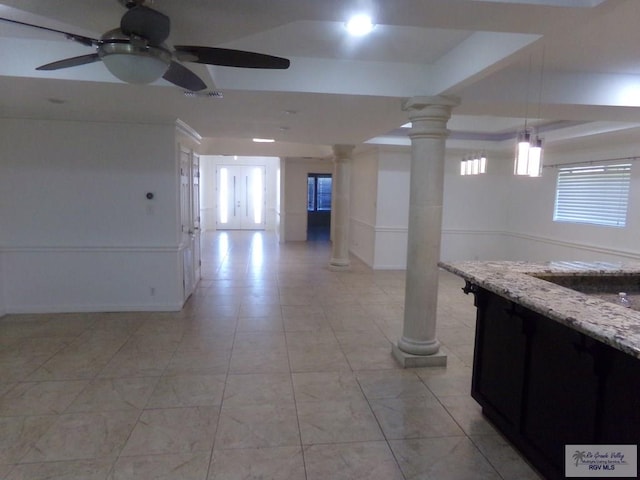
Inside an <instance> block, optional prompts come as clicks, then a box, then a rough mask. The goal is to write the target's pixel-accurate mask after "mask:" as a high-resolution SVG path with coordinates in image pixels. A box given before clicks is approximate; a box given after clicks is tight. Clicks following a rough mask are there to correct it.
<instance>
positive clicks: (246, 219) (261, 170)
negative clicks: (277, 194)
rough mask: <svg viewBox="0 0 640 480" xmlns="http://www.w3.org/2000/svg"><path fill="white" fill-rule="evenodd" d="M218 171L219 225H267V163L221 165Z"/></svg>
mask: <svg viewBox="0 0 640 480" xmlns="http://www.w3.org/2000/svg"><path fill="white" fill-rule="evenodd" d="M216 173H217V182H218V185H217V187H218V188H217V194H218V199H217V200H218V229H220V230H262V229H264V227H265V212H264V210H265V167H262V166H256V167H254V166H244V165H220V166H218V168H217V172H216Z"/></svg>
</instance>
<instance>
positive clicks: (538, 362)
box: [522, 312, 598, 470]
mask: <svg viewBox="0 0 640 480" xmlns="http://www.w3.org/2000/svg"><path fill="white" fill-rule="evenodd" d="M528 313H529V315H531V316H532V317H534V318H535V322H536V328H535V334H534V335H532V337H531V343H530V348H531V353H530V355H531V357H530V361H529V362H528V369H527V377H528V382H527V390H526V396H525V399H524V401H525V405H524V407H525V408H524V418H523V423H522V433H523V435H524V436H525V437H527V438H528V439H529V441H530V443H531V445H533V446H534V447H535V448H536V449H537V450H538V451H539V452H541V453H542V454H543V455H544V456H545V457H546V458H547V459H548V461H550V463H552V464H554V465H556V466H557V467H558V468H559V469H560V470H561V469H562V468H563V466H564V455H565V445H575V444H595V440H596V439H595V422H594V419H595V417H596V402H597V390H598V378H597V377H596V374H595V369H594V360H593V357H592V355H591V354H590V353H589V352H590V351H591V350H592V348H593V344H594V343H595V340H592V339H590V338H587V337H585V336H584V335H582V334H580V333H579V332H577V331H575V330H571V329H569V328H567V327H565V326H564V325H561V324H559V323H557V322H555V321H553V320H550V319H548V318H545V317H543V316H541V315H537V314H536V313H534V312H528Z"/></svg>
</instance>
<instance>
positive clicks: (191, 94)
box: [184, 90, 223, 98]
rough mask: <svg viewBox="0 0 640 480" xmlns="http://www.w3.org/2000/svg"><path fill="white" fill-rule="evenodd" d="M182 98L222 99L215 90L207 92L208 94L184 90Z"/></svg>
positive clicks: (220, 93) (220, 94)
mask: <svg viewBox="0 0 640 480" xmlns="http://www.w3.org/2000/svg"><path fill="white" fill-rule="evenodd" d="M184 96H185V97H201V98H202V97H204V98H206V97H209V98H222V97H223V95H222V92H219V91H217V90H209V91H208V92H193V91H191V90H185V91H184Z"/></svg>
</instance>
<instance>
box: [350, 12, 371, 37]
mask: <svg viewBox="0 0 640 480" xmlns="http://www.w3.org/2000/svg"><path fill="white" fill-rule="evenodd" d="M345 27H346V28H347V32H349V34H350V35H353V36H354V37H362V36H364V35H367V34H368V33H370V32H371V30H373V22H372V20H371V17H370V16H369V15H365V14H358V15H354V16H353V17H351V18H350V19H349V21H348V22H347V23H346V24H345Z"/></svg>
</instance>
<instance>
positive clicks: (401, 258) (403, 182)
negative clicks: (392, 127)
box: [373, 150, 411, 269]
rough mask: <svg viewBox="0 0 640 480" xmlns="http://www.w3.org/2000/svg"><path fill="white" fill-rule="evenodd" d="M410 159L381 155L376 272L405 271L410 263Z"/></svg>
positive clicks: (394, 154) (396, 154) (403, 155)
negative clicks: (408, 252) (408, 244)
mask: <svg viewBox="0 0 640 480" xmlns="http://www.w3.org/2000/svg"><path fill="white" fill-rule="evenodd" d="M410 170H411V156H410V155H409V154H408V153H403V152H397V151H395V152H394V151H384V150H383V151H381V152H380V168H379V171H378V189H377V192H378V198H377V207H376V226H375V234H376V241H375V261H374V263H373V268H376V269H403V268H405V267H406V264H407V236H408V229H409V179H410Z"/></svg>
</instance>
